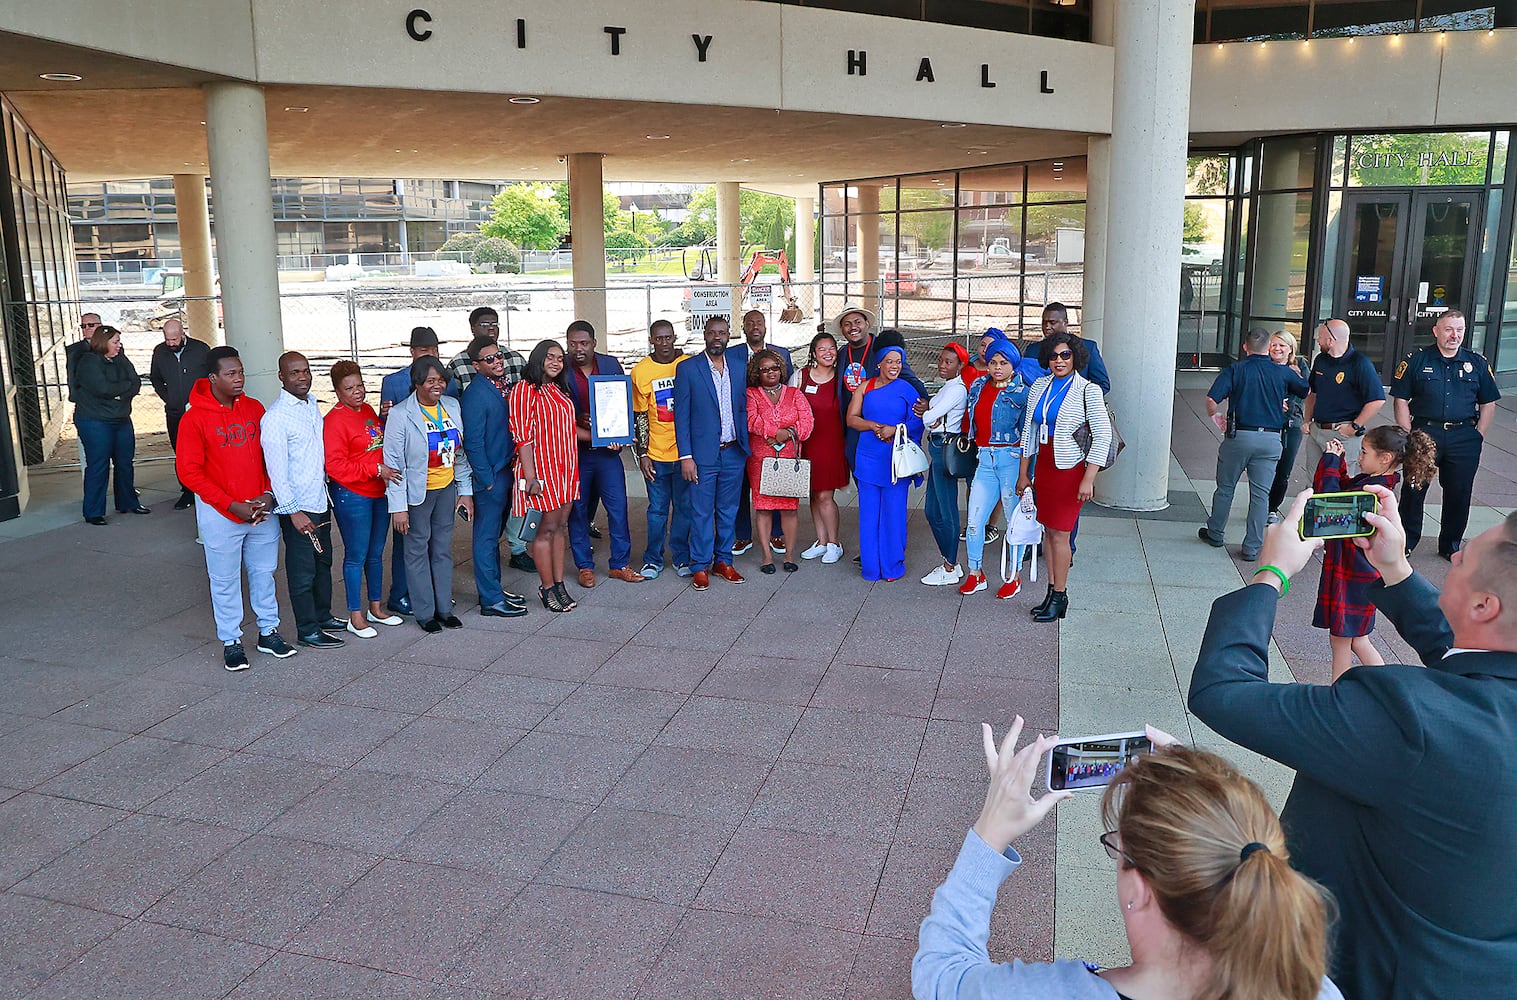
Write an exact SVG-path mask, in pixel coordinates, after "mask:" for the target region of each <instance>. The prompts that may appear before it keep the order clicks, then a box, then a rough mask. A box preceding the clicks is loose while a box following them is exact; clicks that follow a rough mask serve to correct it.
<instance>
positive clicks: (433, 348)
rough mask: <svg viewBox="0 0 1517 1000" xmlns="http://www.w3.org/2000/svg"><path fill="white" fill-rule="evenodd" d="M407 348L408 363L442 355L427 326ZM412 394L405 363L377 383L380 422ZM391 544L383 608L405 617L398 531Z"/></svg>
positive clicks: (416, 330) (451, 391)
mask: <svg viewBox="0 0 1517 1000" xmlns="http://www.w3.org/2000/svg"><path fill="white" fill-rule="evenodd" d="M407 346H408V347H409V348H410V349H411V361H415V360H416V359H417V358H423V357H432V358H435V357H439V356H440V355H441V353H442V352H441V351H440V349H439V348H438V342H437V331H436V330H434V329H432V328H431V327H430V326H417V327H413V328H412V329H411V340H410V342H409V343H408V344H407ZM411 392H412V388H411V365H410V363H409V362H408V363H407V364H406V365H405V366H404V367H402V368H400V369H398V370H396V371H393V372H391V373H390V374H388V375H386V376H385V377H384V378H383V379H382V380H380V383H379V419H380V420H381V421H382V420H384V419H385V418H386V417H388V416H389V415H390V407H392V406H394V405H395V404H396V403H399V402H401V401H402V400H404V399H405V398H406V397H407V396H409V395H411ZM443 395H445V396H452V397H453V398H454V399H457V398H458V383H457V382H455V381H453V380H452V379H448V387H447V388H446V389H444V390H443ZM390 541H391V546H390V599H389V601H388V602H386V604H385V607H387V608H389V609H390V610H391V611H392V612H394V613H395V614H397V615H408V614H410V613H411V597H410V589H409V588H408V587H407V586H406V560H405V555H404V554H403V553H402V552H401V535H400V532H398V531H392V532H390Z"/></svg>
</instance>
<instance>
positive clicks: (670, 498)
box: [643, 462, 690, 569]
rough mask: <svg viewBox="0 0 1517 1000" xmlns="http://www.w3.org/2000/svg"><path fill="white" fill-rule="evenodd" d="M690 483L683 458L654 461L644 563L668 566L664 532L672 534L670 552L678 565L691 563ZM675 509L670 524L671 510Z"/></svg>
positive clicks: (661, 567) (649, 487) (649, 493)
mask: <svg viewBox="0 0 1517 1000" xmlns="http://www.w3.org/2000/svg"><path fill="white" fill-rule="evenodd" d="M689 485H690V484H689V483H687V482H685V477H684V475H683V474H681V472H680V464H679V462H654V463H653V482H651V483H649V484H648V547H647V549H645V550H644V551H643V564H644V565H646V566H657V567H658V568H659V569H663V568H664V535H665V532H666V531H667V533H668V536H669V554H670V555H672V556H673V557H674V565H676V566H688V565H690V496H689V490H688V489H687V488H686V487H688V486H689ZM671 507H672V508H673V510H674V516H673V518H672V520H673V524H670V520H671V518H670V516H669V511H670V508H671Z"/></svg>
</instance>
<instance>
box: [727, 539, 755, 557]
mask: <svg viewBox="0 0 1517 1000" xmlns="http://www.w3.org/2000/svg"><path fill="white" fill-rule="evenodd" d="M751 548H753V542H751V541H748V542H737V543H735V544H734V545H733V546H732V554H733V555H734V556H740V555H742V554H743V553H745V552H747V551H748V550H749V549H751Z"/></svg>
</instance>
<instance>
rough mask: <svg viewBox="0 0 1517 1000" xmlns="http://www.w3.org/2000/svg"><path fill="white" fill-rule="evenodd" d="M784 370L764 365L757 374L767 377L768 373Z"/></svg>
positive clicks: (776, 366)
mask: <svg viewBox="0 0 1517 1000" xmlns="http://www.w3.org/2000/svg"><path fill="white" fill-rule="evenodd" d="M784 370H785V369H783V368H781V367H780V366H779V365H764V366H763V367H762V368H760V369H759V374H760V375H768V374H769V373H770V372H782V371H784Z"/></svg>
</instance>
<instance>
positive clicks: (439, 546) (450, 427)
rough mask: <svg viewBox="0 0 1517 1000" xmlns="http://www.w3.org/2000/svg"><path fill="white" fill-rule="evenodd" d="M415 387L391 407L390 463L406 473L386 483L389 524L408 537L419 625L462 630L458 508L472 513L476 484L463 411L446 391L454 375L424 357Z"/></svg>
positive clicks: (415, 370) (415, 366)
mask: <svg viewBox="0 0 1517 1000" xmlns="http://www.w3.org/2000/svg"><path fill="white" fill-rule="evenodd" d="M411 385H412V387H413V388H414V389H415V390H416V391H415V392H413V393H412V394H411V395H410V396H408V397H407V398H406V399H404V400H402V401H401V402H399V403H396V404H395V405H394V406H392V407H391V408H390V414H389V416H388V418H386V420H385V448H384V464H385V465H387V466H389V467H390V468H392V469H399V470H400V472H401V475H400V477H399V478H398V479H397V480H396V481H395V482H392V483H390V484H389V485H387V486H386V487H385V497H386V499H387V501H388V503H389V507H390V523H391V525H392V526H393V527H394V528H395V530H396V531H398V532H400V534H401V535H402V536H403V537H404V538H405V543H404V550H405V560H406V579H407V580H408V581H409V583H410V588H411V608H412V610H413V611H414V612H415V614H416V623H417V624H418V625H420V626H421V627H422V629H423V630H424V631H427V632H439V631H441V630H442V629H444V628H463V625H464V623H463V622H461V621H459V620H458V616H457V615H455V614H453V512H454V511H455V510H457V511H458V514H459V516H460V517H462V518H463V519H464V520H468V519H470V518H472V517H473V516H474V483H473V479H472V476H471V475H470V471H469V459H468V456H466V455H465V454H464V449H463V440H464V439H463V426H464V420H463V410H462V409H461V408H460V405H459V402H458V400H456V399H454V398H453V397H451V396H445V395H443V390H444V389H445V388H447V385H448V373H447V370H446V369H444V368H443V366H442V362H441V361H439V360H437V359H436V358H434V357H428V356H423V357H420V358H417V359H416V360H415V361H413V362H411Z"/></svg>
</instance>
